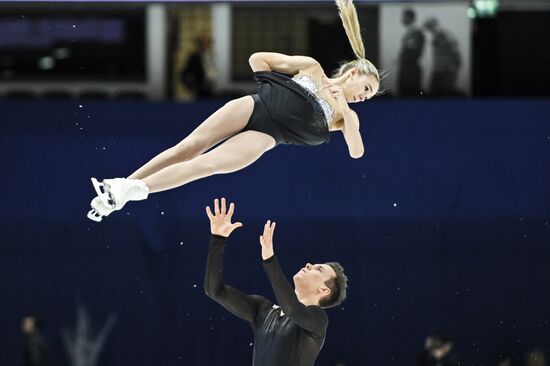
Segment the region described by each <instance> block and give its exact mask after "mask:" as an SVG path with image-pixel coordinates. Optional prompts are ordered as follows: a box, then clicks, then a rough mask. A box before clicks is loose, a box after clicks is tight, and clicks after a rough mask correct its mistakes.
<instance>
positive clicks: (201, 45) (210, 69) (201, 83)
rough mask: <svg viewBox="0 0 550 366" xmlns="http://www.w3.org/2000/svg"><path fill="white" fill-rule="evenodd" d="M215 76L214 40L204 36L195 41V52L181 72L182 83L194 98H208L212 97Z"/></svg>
mask: <svg viewBox="0 0 550 366" xmlns="http://www.w3.org/2000/svg"><path fill="white" fill-rule="evenodd" d="M214 75H215V70H214V60H213V55H212V40H211V39H210V36H207V35H202V36H200V37H197V38H196V39H195V50H194V51H193V53H191V55H190V56H189V58H188V59H187V63H186V64H185V66H184V68H183V70H182V72H181V81H182V83H183V84H184V85H185V87H186V88H188V89H189V91H190V92H191V93H192V94H193V97H194V98H196V99H201V98H208V97H211V96H212V90H213V85H214Z"/></svg>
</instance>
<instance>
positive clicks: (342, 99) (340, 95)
mask: <svg viewBox="0 0 550 366" xmlns="http://www.w3.org/2000/svg"><path fill="white" fill-rule="evenodd" d="M323 89H326V90H328V92H329V93H330V97H331V98H332V100H334V101H335V102H336V104H337V105H338V109H339V110H340V113H344V112H345V111H347V110H348V109H350V108H349V105H348V101H347V100H346V96H345V95H344V90H343V89H342V87H341V86H338V85H332V84H325V85H324V86H323V87H322V88H321V90H323Z"/></svg>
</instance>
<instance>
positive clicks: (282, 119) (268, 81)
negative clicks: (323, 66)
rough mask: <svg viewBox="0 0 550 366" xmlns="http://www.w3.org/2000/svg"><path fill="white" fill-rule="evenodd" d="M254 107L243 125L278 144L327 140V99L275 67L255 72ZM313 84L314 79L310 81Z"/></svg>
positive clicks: (328, 109) (307, 144)
mask: <svg viewBox="0 0 550 366" xmlns="http://www.w3.org/2000/svg"><path fill="white" fill-rule="evenodd" d="M254 79H256V81H257V82H258V89H257V94H253V95H252V98H253V99H254V111H253V112H252V116H251V117H250V120H249V121H248V124H247V125H246V127H245V128H244V131H246V130H254V131H259V132H263V133H266V134H268V135H270V136H271V137H273V138H274V139H275V142H276V144H277V145H279V144H293V145H306V146H310V145H319V144H322V143H324V142H328V141H329V139H330V132H329V128H328V125H329V123H330V120H329V119H330V115H331V114H332V113H334V112H333V111H332V110H331V109H330V106H328V103H327V102H326V101H323V100H322V99H319V98H317V97H316V96H315V94H314V93H312V91H311V90H308V89H306V88H304V87H303V86H301V85H300V84H298V83H297V82H296V81H295V79H293V78H292V77H291V76H290V75H287V74H282V73H279V72H274V71H261V72H255V73H254ZM310 84H311V82H310Z"/></svg>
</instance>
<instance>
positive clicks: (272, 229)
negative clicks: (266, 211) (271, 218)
mask: <svg viewBox="0 0 550 366" xmlns="http://www.w3.org/2000/svg"><path fill="white" fill-rule="evenodd" d="M275 225H277V223H276V222H273V224H272V225H271V241H273V233H274V232H275Z"/></svg>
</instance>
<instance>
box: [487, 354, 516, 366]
mask: <svg viewBox="0 0 550 366" xmlns="http://www.w3.org/2000/svg"><path fill="white" fill-rule="evenodd" d="M516 365H517V363H516V359H515V357H514V356H513V355H511V354H510V353H506V352H503V353H500V354H499V355H498V356H497V357H496V359H495V361H494V362H493V366H516Z"/></svg>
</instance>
